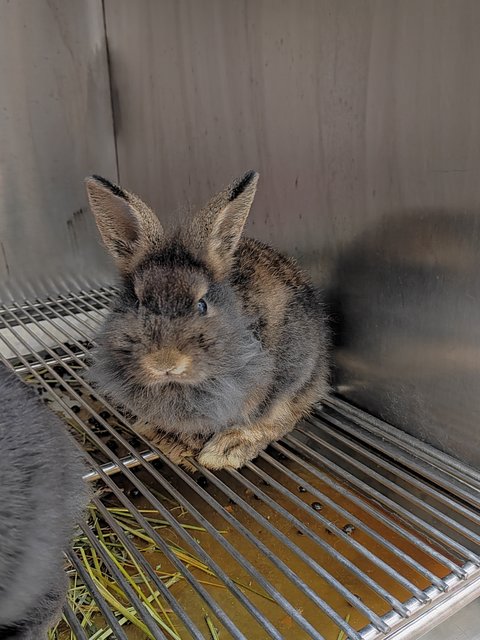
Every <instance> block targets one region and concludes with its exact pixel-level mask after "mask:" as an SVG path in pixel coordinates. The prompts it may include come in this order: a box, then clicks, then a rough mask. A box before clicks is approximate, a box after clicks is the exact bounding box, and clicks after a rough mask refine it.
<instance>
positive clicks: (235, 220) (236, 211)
mask: <svg viewBox="0 0 480 640" xmlns="http://www.w3.org/2000/svg"><path fill="white" fill-rule="evenodd" d="M257 182H258V173H257V172H256V171H248V173H246V174H245V175H244V176H242V177H241V178H240V179H238V180H235V181H234V182H232V183H231V184H230V185H229V186H228V187H227V188H226V189H225V190H224V191H221V192H220V193H218V194H217V195H216V196H214V197H213V198H212V199H211V200H210V201H209V202H208V204H207V205H206V206H205V207H204V208H203V209H202V210H201V211H200V212H199V213H198V214H197V215H196V216H195V218H194V219H193V221H192V225H191V229H190V241H191V242H192V243H193V244H194V245H196V247H198V248H199V249H201V251H202V253H204V254H205V253H206V257H207V260H208V262H209V263H210V266H211V267H212V268H213V269H214V271H215V272H216V273H217V274H218V275H223V274H225V273H227V272H228V270H229V268H230V266H231V263H232V259H233V255H234V253H235V249H236V248H237V245H238V242H239V240H240V236H241V235H242V231H243V227H244V226H245V222H246V220H247V217H248V214H249V212H250V207H251V206H252V202H253V198H254V197H255V191H256V190H257Z"/></svg>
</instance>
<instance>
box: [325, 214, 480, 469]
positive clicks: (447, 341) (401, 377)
mask: <svg viewBox="0 0 480 640" xmlns="http://www.w3.org/2000/svg"><path fill="white" fill-rule="evenodd" d="M329 298H330V303H331V308H332V320H333V325H334V326H333V329H334V333H335V347H336V350H335V383H336V388H337V390H338V392H339V393H340V394H341V395H343V396H345V397H347V398H348V399H349V400H351V401H352V402H353V403H355V404H357V405H358V406H360V407H362V408H364V409H366V410H369V411H371V412H372V413H373V414H375V415H377V416H379V417H381V418H383V419H384V420H386V421H388V422H390V423H392V424H394V425H396V426H399V427H401V428H402V429H404V430H405V431H408V432H409V433H412V434H414V435H416V436H418V437H420V438H421V439H423V440H425V441H427V442H430V443H431V444H434V445H435V446H437V447H438V448H440V449H442V450H444V451H446V452H449V453H451V454H453V455H455V456H457V457H459V458H461V459H464V460H467V461H469V462H470V463H472V464H478V463H480V427H479V425H478V415H479V414H480V394H479V392H478V390H479V388H480V215H479V214H474V213H469V212H445V211H434V210H431V211H429V210H419V211H410V212H407V213H405V212H404V213H402V214H401V215H400V214H398V215H397V214H395V215H392V214H389V215H388V216H387V215H385V216H384V217H382V219H381V220H380V221H379V222H377V223H376V224H375V226H373V227H371V228H369V229H367V230H366V231H365V232H364V233H362V234H361V235H360V236H359V237H358V238H357V239H356V240H355V241H354V242H353V243H352V244H351V246H350V247H349V248H348V249H347V250H346V251H345V252H344V254H343V255H342V256H340V259H339V261H338V263H337V265H336V269H335V271H334V273H333V276H332V290H331V294H330V296H329Z"/></svg>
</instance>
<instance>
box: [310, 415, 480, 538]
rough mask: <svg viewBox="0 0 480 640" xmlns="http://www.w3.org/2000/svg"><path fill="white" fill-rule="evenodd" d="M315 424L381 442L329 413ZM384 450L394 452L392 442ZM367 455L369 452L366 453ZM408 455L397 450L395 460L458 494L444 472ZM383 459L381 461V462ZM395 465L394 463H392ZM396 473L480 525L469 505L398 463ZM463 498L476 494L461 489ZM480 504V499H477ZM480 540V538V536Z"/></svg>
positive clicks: (387, 452)
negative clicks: (417, 476) (407, 470)
mask: <svg viewBox="0 0 480 640" xmlns="http://www.w3.org/2000/svg"><path fill="white" fill-rule="evenodd" d="M314 421H315V424H318V423H320V424H321V425H322V426H327V425H325V423H326V422H328V423H330V424H331V425H333V426H334V427H335V429H342V431H343V432H346V433H348V434H349V435H351V436H353V437H354V438H357V439H358V438H360V439H361V440H362V441H363V442H365V443H367V444H368V445H370V446H371V447H374V448H375V449H377V450H378V448H379V443H378V441H377V440H376V439H375V438H374V437H372V436H371V435H369V434H365V433H359V430H358V427H357V429H356V430H355V429H354V428H353V427H352V426H350V425H348V424H346V423H345V422H342V421H340V420H338V419H337V418H335V417H333V416H330V415H328V414H323V415H322V416H321V417H320V416H316V417H315V418H314ZM329 429H330V430H331V431H334V429H332V428H331V427H330V426H329ZM335 435H337V432H335ZM382 447H383V449H382V451H383V452H384V453H385V454H386V455H387V456H388V455H389V454H392V445H391V444H390V443H385V442H382ZM365 455H367V454H365ZM368 455H370V457H371V458H372V459H374V460H375V462H376V463H377V464H382V465H383V466H384V468H385V467H388V466H389V463H388V462H387V461H386V460H384V459H383V458H381V457H380V456H378V455H376V454H374V453H373V452H372V453H369V454H368ZM406 458H407V456H405V455H404V454H402V452H401V451H396V453H395V460H396V462H399V463H401V464H402V465H404V466H406V467H407V468H410V469H412V470H413V471H415V472H416V473H419V474H422V475H423V476H424V477H425V478H428V479H429V480H430V481H432V482H435V483H436V484H437V485H438V484H441V485H442V486H443V487H444V488H445V489H446V490H447V491H449V492H451V493H453V494H456V493H458V492H459V491H460V489H459V488H458V487H457V486H456V485H454V484H453V483H452V482H449V481H448V480H447V479H445V478H444V477H443V475H442V474H439V473H438V472H437V473H436V474H434V473H433V472H432V471H431V470H430V469H429V468H428V467H427V465H425V464H421V465H420V464H419V463H418V462H416V461H414V460H410V461H408V462H407V461H406ZM379 461H381V463H380V462H379ZM390 466H393V465H390ZM395 473H396V475H397V476H398V477H399V478H401V479H402V480H405V481H406V482H408V483H409V484H411V485H413V486H414V487H416V488H417V489H421V490H422V492H423V493H428V494H429V495H431V496H432V498H434V499H435V500H438V501H439V502H442V503H443V504H445V505H446V506H448V507H449V508H450V509H452V510H454V511H457V513H459V514H461V515H462V516H463V517H465V518H467V519H468V520H470V521H471V522H474V523H475V524H476V525H477V526H479V527H480V516H479V515H478V514H476V513H474V512H473V511H472V510H471V509H469V508H468V507H467V506H465V505H463V504H461V503H460V502H458V501H455V500H453V499H452V498H450V497H449V496H448V495H446V494H444V493H441V492H440V491H438V490H437V489H436V488H435V487H434V486H431V485H429V484H427V483H425V482H422V481H421V480H419V479H417V478H416V477H414V476H412V475H411V474H408V473H407V472H405V471H403V470H402V469H400V468H399V466H398V465H395ZM461 498H463V499H464V500H470V499H471V500H474V499H475V498H474V496H473V492H472V491H470V492H467V491H464V490H463V491H461ZM477 502H478V504H480V499H477ZM479 540H480V538H479Z"/></svg>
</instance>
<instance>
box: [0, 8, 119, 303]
mask: <svg viewBox="0 0 480 640" xmlns="http://www.w3.org/2000/svg"><path fill="white" fill-rule="evenodd" d="M93 171H96V172H97V173H105V174H106V175H111V176H113V177H115V175H116V168H115V146H114V138H113V124H112V113H111V99H110V90H109V79H108V65H107V57H106V46H105V29H104V20H103V10H102V3H101V1H100V0H73V1H72V0H70V1H69V2H62V0H53V1H48V0H15V2H8V1H6V0H2V2H0V243H1V244H0V299H2V300H3V301H6V300H10V299H12V298H14V299H17V300H22V299H23V298H25V297H27V296H30V297H35V296H36V295H44V294H50V293H54V292H56V291H57V292H58V291H59V290H67V289H78V288H79V287H81V286H87V285H88V284H92V283H96V282H102V281H103V282H105V280H108V279H110V277H111V275H110V274H111V272H110V270H109V263H108V261H107V259H106V257H105V254H104V252H103V250H102V249H101V247H100V244H99V242H97V236H96V232H95V230H94V224H93V221H92V219H91V216H90V214H89V213H88V209H87V201H86V197H85V193H84V188H83V178H84V177H85V175H87V174H88V173H91V172H93Z"/></svg>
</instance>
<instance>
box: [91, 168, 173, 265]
mask: <svg viewBox="0 0 480 640" xmlns="http://www.w3.org/2000/svg"><path fill="white" fill-rule="evenodd" d="M85 185H86V187H87V193H88V200H89V202H90V207H91V209H92V212H93V215H94V216H95V220H96V222H97V227H98V230H99V231H100V235H101V236H102V239H103V242H104V244H105V246H106V247H107V249H108V250H109V252H110V253H111V254H112V256H113V257H114V259H115V262H116V263H117V266H118V267H119V268H120V269H121V270H128V269H129V268H131V267H132V266H133V265H134V264H135V263H136V262H138V260H139V259H140V258H141V257H142V256H143V255H145V253H146V252H147V251H148V250H149V249H151V248H152V247H153V246H155V244H156V243H157V242H158V241H159V240H160V238H161V237H162V236H163V228H162V225H161V224H160V222H159V220H158V218H157V217H156V215H155V214H154V213H153V211H152V210H151V209H150V208H149V207H148V206H147V205H146V204H145V203H144V202H142V200H140V198H139V197H138V196H135V195H134V194H132V193H129V192H128V191H125V190H123V189H121V188H120V187H118V186H117V185H115V184H112V183H111V182H109V181H108V180H106V179H105V178H102V177H100V176H91V177H89V178H86V180H85Z"/></svg>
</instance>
